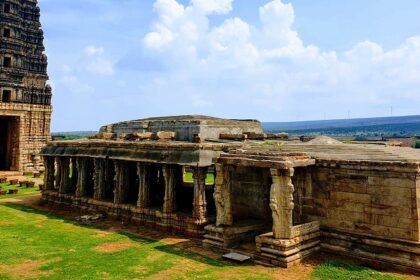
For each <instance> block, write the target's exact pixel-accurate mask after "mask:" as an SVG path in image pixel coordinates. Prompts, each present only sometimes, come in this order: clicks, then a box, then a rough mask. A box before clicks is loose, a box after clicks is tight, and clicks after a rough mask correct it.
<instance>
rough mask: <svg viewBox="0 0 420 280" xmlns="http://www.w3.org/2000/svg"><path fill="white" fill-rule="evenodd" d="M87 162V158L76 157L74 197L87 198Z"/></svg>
mask: <svg viewBox="0 0 420 280" xmlns="http://www.w3.org/2000/svg"><path fill="white" fill-rule="evenodd" d="M88 165H89V162H88V159H87V158H81V157H78V158H77V159H76V169H77V174H78V176H77V186H76V196H77V197H85V196H87V194H88V193H87V186H88V182H89V170H88V169H89V167H88Z"/></svg>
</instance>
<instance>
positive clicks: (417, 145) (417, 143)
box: [414, 140, 420, 149]
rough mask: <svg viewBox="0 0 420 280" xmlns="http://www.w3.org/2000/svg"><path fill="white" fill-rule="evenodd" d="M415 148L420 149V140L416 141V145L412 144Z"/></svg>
mask: <svg viewBox="0 0 420 280" xmlns="http://www.w3.org/2000/svg"><path fill="white" fill-rule="evenodd" d="M414 148H416V149H420V140H419V141H417V142H416V145H415V146H414Z"/></svg>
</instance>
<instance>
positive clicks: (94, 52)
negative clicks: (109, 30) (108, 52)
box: [85, 45, 105, 56]
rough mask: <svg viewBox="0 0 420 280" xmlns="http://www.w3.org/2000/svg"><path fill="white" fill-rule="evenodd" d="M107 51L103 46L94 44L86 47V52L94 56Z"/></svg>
mask: <svg viewBox="0 0 420 280" xmlns="http://www.w3.org/2000/svg"><path fill="white" fill-rule="evenodd" d="M104 52H105V50H104V48H102V47H95V46H93V45H90V46H87V47H86V48H85V53H86V54H87V55H89V56H94V55H101V54H103V53H104Z"/></svg>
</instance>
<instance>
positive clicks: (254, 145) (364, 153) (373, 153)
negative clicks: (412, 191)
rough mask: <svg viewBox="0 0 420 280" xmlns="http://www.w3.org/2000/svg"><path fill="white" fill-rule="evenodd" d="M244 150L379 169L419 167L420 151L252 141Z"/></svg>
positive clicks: (365, 146)
mask: <svg viewBox="0 0 420 280" xmlns="http://www.w3.org/2000/svg"><path fill="white" fill-rule="evenodd" d="M244 149H250V150H258V151H260V152H270V151H271V152H275V151H277V152H278V151H282V152H305V153H308V154H309V155H310V156H311V157H312V158H314V159H316V160H317V161H318V162H320V161H330V162H342V163H349V162H353V163H358V164H363V163H365V164H372V163H373V164H376V165H378V166H379V165H386V164H394V165H395V164H397V165H398V164H399V165H404V166H412V167H416V166H417V167H419V166H420V150H416V149H412V148H405V147H404V148H403V147H390V146H382V145H363V144H344V143H342V144H311V143H302V144H300V143H287V142H286V143H285V142H282V143H281V142H279V145H276V144H267V143H263V142H260V143H258V142H250V143H246V144H245V145H244ZM419 171H420V170H419Z"/></svg>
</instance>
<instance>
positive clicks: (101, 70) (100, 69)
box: [86, 57, 115, 76]
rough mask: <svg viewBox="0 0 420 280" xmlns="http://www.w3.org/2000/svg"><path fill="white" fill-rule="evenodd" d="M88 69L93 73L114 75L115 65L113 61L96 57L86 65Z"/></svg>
mask: <svg viewBox="0 0 420 280" xmlns="http://www.w3.org/2000/svg"><path fill="white" fill-rule="evenodd" d="M86 69H87V70H88V71H89V72H91V73H92V74H97V75H102V76H111V75H114V72H115V71H114V65H113V63H112V62H111V61H109V60H106V59H103V58H100V57H98V58H96V59H94V60H92V61H91V62H90V63H89V64H88V65H87V67H86Z"/></svg>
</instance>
